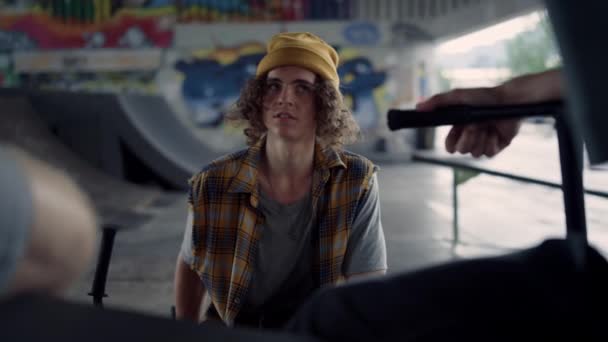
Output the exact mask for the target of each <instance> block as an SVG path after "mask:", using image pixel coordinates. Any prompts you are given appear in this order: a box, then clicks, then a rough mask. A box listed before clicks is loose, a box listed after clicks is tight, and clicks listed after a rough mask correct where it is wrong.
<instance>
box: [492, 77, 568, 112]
mask: <svg viewBox="0 0 608 342" xmlns="http://www.w3.org/2000/svg"><path fill="white" fill-rule="evenodd" d="M495 89H496V90H497V91H498V93H499V98H500V102H501V103H503V104H521V103H535V102H542V101H551V100H558V99H560V98H562V93H563V89H562V82H561V70H560V69H552V70H548V71H544V72H540V73H536V74H528V75H523V76H519V77H515V78H513V79H511V80H509V81H507V82H505V83H503V84H502V85H500V86H497V87H496V88H495Z"/></svg>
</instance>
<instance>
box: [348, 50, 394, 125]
mask: <svg viewBox="0 0 608 342" xmlns="http://www.w3.org/2000/svg"><path fill="white" fill-rule="evenodd" d="M338 74H339V75H340V79H341V80H342V87H341V88H342V89H341V90H342V94H344V96H345V97H346V96H350V97H351V99H352V108H351V109H352V111H353V113H354V115H355V119H357V122H358V123H359V126H361V129H363V130H367V129H371V128H374V127H376V125H377V122H378V120H377V119H378V115H380V113H379V112H378V106H377V105H376V102H375V100H374V93H373V92H374V89H376V88H378V87H380V86H381V85H382V84H384V81H385V80H386V72H385V71H377V70H374V67H373V65H372V63H371V62H370V60H369V59H368V58H366V57H357V58H353V59H351V60H348V61H346V62H344V63H343V64H342V66H341V67H340V68H339V69H338Z"/></svg>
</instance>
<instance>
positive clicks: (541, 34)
mask: <svg viewBox="0 0 608 342" xmlns="http://www.w3.org/2000/svg"><path fill="white" fill-rule="evenodd" d="M505 44H506V45H505V48H506V67H507V68H509V69H510V71H511V73H512V76H518V75H521V74H526V73H535V72H541V71H544V70H547V69H549V68H553V67H556V66H558V65H560V64H561V59H560V56H559V52H558V49H557V45H556V43H555V36H554V33H553V29H552V28H551V23H550V20H549V18H548V16H547V14H546V12H545V13H543V14H541V19H540V20H539V21H538V23H537V24H536V25H535V26H534V27H533V28H532V29H530V30H527V31H524V32H522V33H520V34H518V35H516V36H515V37H513V38H512V39H510V40H508V41H506V42H505Z"/></svg>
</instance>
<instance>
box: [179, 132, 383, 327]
mask: <svg viewBox="0 0 608 342" xmlns="http://www.w3.org/2000/svg"><path fill="white" fill-rule="evenodd" d="M264 143H265V139H260V142H258V143H257V144H256V145H254V146H251V147H250V148H249V149H246V150H243V151H240V152H236V153H233V154H230V155H228V156H225V157H222V158H220V159H218V160H215V161H213V162H211V163H210V164H209V165H208V166H207V167H205V168H204V169H203V170H202V171H201V172H200V173H198V174H197V175H195V176H193V177H192V178H191V179H190V198H189V202H190V205H191V206H192V207H191V209H192V212H193V229H192V242H193V246H192V248H193V255H194V260H193V262H192V265H191V267H192V269H193V270H194V271H195V272H196V273H197V274H198V275H199V276H200V277H201V280H202V281H203V284H204V285H205V288H206V290H207V292H208V293H209V295H210V297H211V300H212V302H213V305H215V308H216V309H217V312H218V313H219V315H220V316H221V318H222V320H223V321H224V322H225V323H226V324H227V325H228V326H231V325H233V323H234V319H235V317H236V315H237V314H238V313H239V311H240V309H241V306H242V304H243V303H244V302H245V296H246V294H247V290H248V288H249V285H250V280H251V276H252V271H253V270H254V262H255V260H254V258H255V256H256V255H257V247H258V243H257V242H258V240H259V237H260V233H261V232H260V230H261V229H260V227H261V224H262V223H263V222H264V217H263V215H261V214H260V212H259V211H258V210H257V207H258V204H259V201H260V194H259V190H258V182H257V175H258V164H259V161H260V156H261V150H262V146H263V144H264ZM314 158H315V160H314V163H315V164H314V165H315V167H314V171H313V185H312V207H313V218H314V219H315V220H316V221H317V222H316V224H315V225H313V248H316V249H317V251H318V252H317V253H315V260H314V261H313V270H314V272H315V278H316V279H317V281H318V285H319V286H326V285H332V284H336V283H337V282H338V281H339V280H340V279H341V278H342V277H343V273H342V271H343V270H342V266H343V261H344V255H345V252H346V247H347V244H348V237H349V232H350V229H351V226H352V224H353V221H354V218H355V216H356V213H357V212H358V211H359V205H360V202H361V201H360V200H361V199H362V198H363V195H364V194H365V192H366V191H367V190H368V188H367V187H368V185H369V182H370V179H371V177H372V175H373V173H374V172H375V170H376V166H374V165H373V164H372V163H371V162H370V161H369V160H367V159H365V158H363V157H361V156H358V155H356V154H353V153H350V152H346V151H339V152H338V151H335V150H333V149H325V150H322V149H321V147H320V145H318V144H317V145H316V147H315V157H314Z"/></svg>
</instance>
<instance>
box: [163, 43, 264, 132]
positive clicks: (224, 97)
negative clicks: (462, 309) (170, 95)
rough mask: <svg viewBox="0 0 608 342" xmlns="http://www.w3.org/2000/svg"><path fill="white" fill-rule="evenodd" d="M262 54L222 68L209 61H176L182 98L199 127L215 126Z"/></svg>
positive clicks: (251, 73)
mask: <svg viewBox="0 0 608 342" xmlns="http://www.w3.org/2000/svg"><path fill="white" fill-rule="evenodd" d="M262 57H263V55H262V54H251V55H244V56H241V57H239V58H238V59H237V60H236V61H234V62H233V63H230V64H226V65H222V64H221V63H219V62H217V61H215V60H212V59H197V60H195V61H192V62H184V61H179V62H177V63H176V64H175V68H176V69H177V70H179V71H180V72H182V73H183V74H184V76H185V79H184V81H183V83H182V95H183V97H184V101H185V102H186V104H187V106H188V108H189V109H190V112H191V114H192V118H193V120H194V122H195V123H196V124H197V125H199V126H201V127H218V126H220V125H221V124H222V121H223V115H224V113H225V111H226V109H227V108H228V106H230V105H231V104H232V103H234V102H235V101H236V99H237V98H238V96H239V93H240V90H241V88H242V87H243V85H244V84H245V82H246V81H247V79H249V78H251V77H253V76H254V75H255V71H256V66H257V64H258V62H259V61H260V60H261V59H262Z"/></svg>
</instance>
